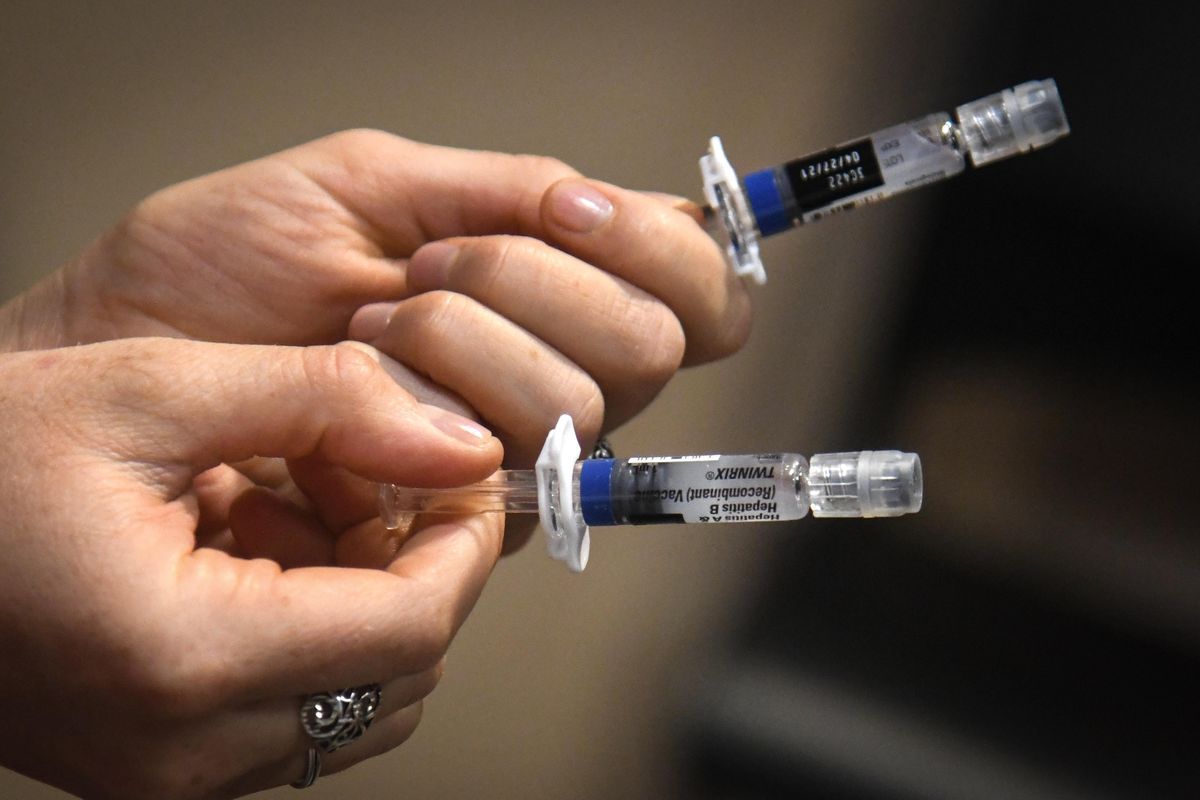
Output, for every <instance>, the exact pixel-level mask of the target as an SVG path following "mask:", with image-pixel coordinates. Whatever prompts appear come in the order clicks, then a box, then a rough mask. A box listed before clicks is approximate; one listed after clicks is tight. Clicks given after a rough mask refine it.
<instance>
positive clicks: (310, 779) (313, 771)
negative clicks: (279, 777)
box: [292, 745, 321, 789]
mask: <svg viewBox="0 0 1200 800" xmlns="http://www.w3.org/2000/svg"><path fill="white" fill-rule="evenodd" d="M319 777H321V751H320V750H318V749H317V746H316V745H312V746H311V747H309V748H308V761H307V763H306V764H305V766H304V777H303V778H301V779H300V780H298V781H296V782H295V783H293V784H292V787H293V788H295V789H307V788H308V787H310V786H312V785H313V784H314V783H316V782H317V778H319Z"/></svg>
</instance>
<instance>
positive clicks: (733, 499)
mask: <svg viewBox="0 0 1200 800" xmlns="http://www.w3.org/2000/svg"><path fill="white" fill-rule="evenodd" d="M789 463H790V462H789ZM610 491H611V496H610V502H611V505H612V508H613V511H614V513H613V518H614V522H615V523H616V524H621V523H629V524H634V525H638V524H647V523H655V522H670V521H675V522H748V521H752V520H780V519H797V518H799V517H802V516H804V514H805V513H806V512H807V508H808V507H807V505H806V501H805V500H804V499H803V498H801V497H800V496H799V495H798V492H797V490H796V477H795V474H794V471H793V469H792V468H791V467H788V466H785V464H784V462H783V459H782V457H781V456H779V455H747V456H711V457H700V458H696V457H685V458H683V459H679V458H672V459H637V462H636V463H635V462H634V459H630V460H629V461H627V462H625V464H624V465H622V466H617V467H614V469H613V472H612V482H611V485H610Z"/></svg>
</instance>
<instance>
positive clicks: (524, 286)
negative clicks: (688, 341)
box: [393, 236, 685, 428]
mask: <svg viewBox="0 0 1200 800" xmlns="http://www.w3.org/2000/svg"><path fill="white" fill-rule="evenodd" d="M408 278H409V289H410V291H412V292H414V293H418V292H430V291H436V290H443V289H444V290H448V291H452V292H456V293H458V294H463V295H466V296H468V297H470V298H472V299H474V300H476V301H478V302H479V303H480V304H482V305H484V306H487V307H488V308H490V309H492V310H493V311H495V312H497V313H498V314H501V315H503V316H504V317H506V318H507V319H509V320H511V321H512V322H513V323H515V324H516V325H517V326H518V327H520V328H524V329H525V330H527V331H529V332H530V333H532V334H533V335H534V336H536V337H538V338H540V339H541V340H542V341H544V342H547V343H548V344H550V345H551V346H553V347H554V348H555V349H556V350H558V351H559V352H561V353H562V354H563V355H565V356H566V357H567V358H568V359H569V360H570V361H572V362H574V363H575V364H577V365H579V366H580V367H581V368H582V369H583V370H584V371H585V372H587V373H588V374H589V375H591V376H592V377H593V378H594V379H595V380H596V382H597V383H598V384H599V385H600V387H601V389H602V390H603V392H604V397H605V423H606V425H607V426H608V427H610V428H611V427H616V426H618V425H620V424H621V423H622V422H624V421H625V420H627V419H628V418H629V417H631V416H632V415H633V414H635V413H636V412H637V411H639V410H640V409H642V408H644V407H645V406H646V405H647V404H648V403H649V402H650V400H651V399H653V398H654V396H655V395H657V394H658V392H659V391H660V390H661V389H662V387H663V385H665V384H666V382H667V381H668V380H669V379H670V378H671V376H672V375H674V374H675V372H676V371H677V370H678V369H679V364H680V361H681V359H682V358H683V354H684V347H685V341H684V335H683V329H682V327H681V326H680V324H679V320H678V319H677V318H676V317H675V315H674V314H673V313H672V312H671V311H670V309H668V308H667V307H666V306H665V305H663V303H661V302H660V301H659V300H658V299H657V298H655V297H654V296H652V295H650V294H649V293H647V292H645V291H643V290H642V289H639V288H637V287H636V286H633V285H632V284H630V283H629V282H628V281H626V280H623V279H621V278H618V277H616V276H614V275H611V274H609V273H607V272H604V271H602V270H598V269H596V268H594V267H592V266H590V265H589V264H586V263H584V262H582V261H580V260H579V259H577V258H575V257H574V256H571V255H568V254H566V253H564V252H562V251H561V250H558V249H556V248H554V247H551V246H549V245H547V244H546V243H544V242H542V241H540V240H537V239H531V238H529V237H522V236H483V237H474V238H462V239H449V240H445V241H440V242H434V243H432V244H428V245H425V246H424V247H422V248H421V249H420V250H418V251H417V252H416V253H415V254H414V255H413V257H412V259H411V262H410V265H409V273H408ZM393 314H394V312H393Z"/></svg>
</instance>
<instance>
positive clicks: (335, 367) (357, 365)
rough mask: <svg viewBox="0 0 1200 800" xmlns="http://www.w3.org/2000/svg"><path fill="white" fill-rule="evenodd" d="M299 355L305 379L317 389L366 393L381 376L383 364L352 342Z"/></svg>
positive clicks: (303, 351)
mask: <svg viewBox="0 0 1200 800" xmlns="http://www.w3.org/2000/svg"><path fill="white" fill-rule="evenodd" d="M299 352H300V358H301V360H302V369H303V372H304V377H305V379H306V380H307V382H308V383H309V384H310V385H311V386H313V387H315V388H317V389H321V390H333V391H337V392H345V391H349V392H352V393H358V392H364V391H366V390H367V389H368V387H369V386H370V385H371V384H372V383H373V382H374V381H375V379H376V378H377V377H378V374H379V369H380V367H379V363H378V362H377V361H376V360H375V359H374V358H372V357H371V356H370V355H368V354H367V353H366V352H364V351H363V349H362V348H360V347H358V346H357V345H355V344H353V343H351V342H340V343H338V344H335V345H331V346H329V347H310V348H305V349H303V350H301V351H299Z"/></svg>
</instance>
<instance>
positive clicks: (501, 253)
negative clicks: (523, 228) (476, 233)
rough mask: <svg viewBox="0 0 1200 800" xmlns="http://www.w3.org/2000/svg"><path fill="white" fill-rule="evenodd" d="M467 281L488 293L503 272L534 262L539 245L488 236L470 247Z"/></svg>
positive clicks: (520, 238) (527, 240) (526, 239)
mask: <svg viewBox="0 0 1200 800" xmlns="http://www.w3.org/2000/svg"><path fill="white" fill-rule="evenodd" d="M472 247H473V249H474V253H473V255H474V257H473V258H472V259H471V266H470V270H469V280H470V281H471V282H472V283H473V284H475V285H476V288H477V290H478V291H482V292H485V293H486V292H488V291H489V290H490V289H491V288H492V287H493V286H494V285H495V284H496V283H497V281H498V280H499V279H500V277H501V276H502V275H504V274H505V273H506V272H509V271H510V270H512V269H513V268H514V267H515V266H517V265H520V264H522V263H527V262H529V261H531V260H533V259H535V258H537V251H538V247H539V243H538V242H537V241H536V240H534V239H531V238H529V237H527V236H512V235H501V236H487V237H484V238H482V239H479V240H477V241H476V242H475V243H474V244H473V246H472Z"/></svg>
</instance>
